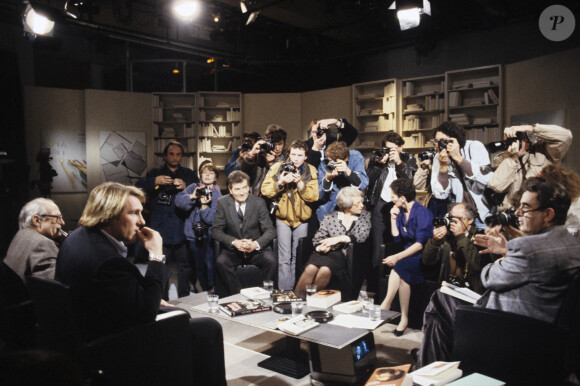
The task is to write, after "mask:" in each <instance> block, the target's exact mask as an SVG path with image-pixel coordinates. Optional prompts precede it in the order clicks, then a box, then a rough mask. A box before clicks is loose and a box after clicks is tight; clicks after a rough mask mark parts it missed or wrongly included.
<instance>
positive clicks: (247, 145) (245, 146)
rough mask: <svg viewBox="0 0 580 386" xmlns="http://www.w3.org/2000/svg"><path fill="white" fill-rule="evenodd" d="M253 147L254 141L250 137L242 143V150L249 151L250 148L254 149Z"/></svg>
mask: <svg viewBox="0 0 580 386" xmlns="http://www.w3.org/2000/svg"><path fill="white" fill-rule="evenodd" d="M253 147H254V143H253V142H252V140H251V139H248V140H247V141H244V142H242V144H241V145H240V150H241V151H249V150H252V148H253Z"/></svg>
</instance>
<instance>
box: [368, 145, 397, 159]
mask: <svg viewBox="0 0 580 386" xmlns="http://www.w3.org/2000/svg"><path fill="white" fill-rule="evenodd" d="M391 150H393V149H392V148H390V147H381V148H380V149H378V150H375V151H374V153H373V157H374V158H375V159H381V158H383V157H384V156H385V155H387V154H389V153H390V152H391Z"/></svg>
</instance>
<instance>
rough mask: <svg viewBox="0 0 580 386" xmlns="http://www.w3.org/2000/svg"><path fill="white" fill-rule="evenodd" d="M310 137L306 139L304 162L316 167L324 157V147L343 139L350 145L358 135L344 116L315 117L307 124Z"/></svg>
mask: <svg viewBox="0 0 580 386" xmlns="http://www.w3.org/2000/svg"><path fill="white" fill-rule="evenodd" d="M308 130H309V133H310V137H309V138H308V140H307V141H306V144H307V145H308V152H307V153H306V155H307V158H306V162H308V163H309V164H310V165H312V166H314V167H315V168H316V169H318V167H319V166H320V162H322V160H323V159H324V151H325V150H326V148H327V147H328V146H329V145H331V144H333V143H334V142H336V141H339V140H340V141H344V142H345V143H346V146H347V147H348V146H350V145H352V144H353V142H354V141H355V140H356V137H357V136H358V130H357V129H356V128H355V127H354V126H353V125H351V124H350V123H348V121H347V120H346V119H344V118H340V119H337V118H326V119H316V120H314V121H312V122H310V125H309V128H308Z"/></svg>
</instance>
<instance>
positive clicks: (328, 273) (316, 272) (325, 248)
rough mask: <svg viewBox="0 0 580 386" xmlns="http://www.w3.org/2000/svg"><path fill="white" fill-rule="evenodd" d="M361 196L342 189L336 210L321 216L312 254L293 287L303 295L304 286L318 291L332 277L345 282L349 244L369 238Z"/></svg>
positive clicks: (352, 189) (368, 222)
mask: <svg viewBox="0 0 580 386" xmlns="http://www.w3.org/2000/svg"><path fill="white" fill-rule="evenodd" d="M363 197H364V195H363V192H361V191H360V190H359V189H358V188H355V187H353V186H347V187H345V188H342V189H341V190H340V191H339V192H338V195H337V196H336V204H337V205H338V207H339V208H340V210H335V211H332V212H330V213H328V214H327V215H326V216H324V219H323V220H322V223H321V224H320V228H318V231H317V232H316V234H315V235H314V238H313V239H312V243H313V244H314V249H315V252H313V253H312V255H311V256H310V259H309V260H308V263H307V264H306V268H305V269H304V272H303V273H302V276H300V280H298V284H296V290H298V291H304V290H305V288H306V285H307V284H316V287H317V289H318V290H321V289H323V288H326V286H327V285H328V282H329V281H330V278H331V277H332V276H333V275H334V276H336V277H338V278H340V279H343V278H344V275H345V269H346V259H345V256H346V250H347V247H348V243H351V242H353V243H363V242H365V240H366V239H367V238H368V237H369V233H370V229H371V214H370V212H367V211H366V210H364V205H363Z"/></svg>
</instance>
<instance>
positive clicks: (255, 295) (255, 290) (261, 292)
mask: <svg viewBox="0 0 580 386" xmlns="http://www.w3.org/2000/svg"><path fill="white" fill-rule="evenodd" d="M240 293H241V294H242V295H244V296H245V297H247V298H250V299H268V298H270V291H268V290H267V289H264V288H262V287H248V288H242V289H241V290H240Z"/></svg>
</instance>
